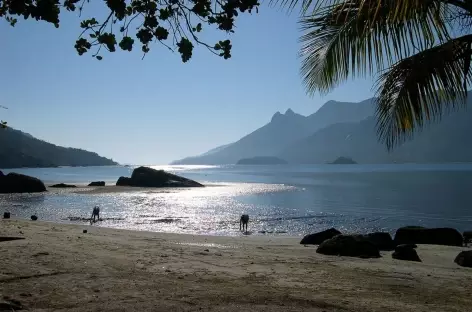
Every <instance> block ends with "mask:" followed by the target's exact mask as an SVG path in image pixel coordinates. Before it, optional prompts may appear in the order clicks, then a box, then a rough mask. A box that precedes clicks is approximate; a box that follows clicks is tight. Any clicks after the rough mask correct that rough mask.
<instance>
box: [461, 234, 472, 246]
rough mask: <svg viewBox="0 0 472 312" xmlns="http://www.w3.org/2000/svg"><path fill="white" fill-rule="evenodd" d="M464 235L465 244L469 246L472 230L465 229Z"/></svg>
mask: <svg viewBox="0 0 472 312" xmlns="http://www.w3.org/2000/svg"><path fill="white" fill-rule="evenodd" d="M462 236H463V237H464V245H466V246H467V244H468V243H469V242H471V241H472V231H465V232H464V233H463V234H462Z"/></svg>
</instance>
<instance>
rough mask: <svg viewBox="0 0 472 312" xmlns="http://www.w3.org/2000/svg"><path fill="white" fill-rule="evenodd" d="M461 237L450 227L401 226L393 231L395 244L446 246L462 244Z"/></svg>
mask: <svg viewBox="0 0 472 312" xmlns="http://www.w3.org/2000/svg"><path fill="white" fill-rule="evenodd" d="M463 240H464V239H463V237H462V235H461V233H459V232H458V231H457V230H456V229H452V228H424V227H421V226H407V227H402V228H399V229H398V230H397V232H396V233H395V238H394V242H395V245H401V244H430V245H446V246H462V244H463Z"/></svg>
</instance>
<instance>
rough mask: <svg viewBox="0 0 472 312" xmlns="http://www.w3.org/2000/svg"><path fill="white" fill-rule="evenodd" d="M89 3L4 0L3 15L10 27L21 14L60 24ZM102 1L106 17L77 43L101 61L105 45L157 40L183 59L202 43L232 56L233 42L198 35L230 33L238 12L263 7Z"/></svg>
mask: <svg viewBox="0 0 472 312" xmlns="http://www.w3.org/2000/svg"><path fill="white" fill-rule="evenodd" d="M89 2H90V0H63V2H62V3H61V2H60V1H59V0H34V1H33V0H17V1H16V0H15V1H14V0H0V18H4V19H5V20H6V21H7V22H8V23H9V24H10V25H11V26H15V24H16V23H17V22H18V18H22V19H28V18H33V19H36V20H37V21H44V22H47V23H51V24H52V25H54V26H55V27H56V28H58V27H59V25H60V20H59V16H60V15H61V14H63V13H64V11H71V12H78V14H79V16H81V15H82V12H83V11H85V10H86V9H87V4H88V3H89ZM103 4H104V5H106V6H107V7H108V15H107V17H106V18H105V19H103V20H99V19H96V18H95V17H92V18H88V19H83V20H82V21H81V23H80V28H81V29H82V31H81V33H80V35H79V38H78V39H77V41H76V43H75V49H76V50H77V53H78V54H79V55H82V54H84V53H86V52H88V51H89V50H93V52H92V56H93V57H95V58H96V59H97V60H102V59H103V55H102V54H100V53H101V51H102V49H104V50H106V51H108V52H115V51H116V50H117V49H118V48H120V49H121V50H123V51H132V50H133V48H134V47H135V46H136V44H139V45H140V50H141V51H142V52H143V53H144V54H146V53H148V52H149V51H150V49H151V43H152V42H159V43H160V44H161V45H162V46H164V47H165V48H167V49H169V50H171V51H177V52H178V53H179V54H180V55H181V58H182V61H183V62H187V61H188V60H189V59H190V58H191V57H192V51H193V48H194V44H198V45H203V46H204V47H206V48H207V49H208V50H209V51H211V52H212V53H214V54H216V55H218V56H221V57H223V58H225V59H228V58H230V57H231V42H230V40H219V41H218V42H216V43H214V44H208V43H206V42H203V41H201V40H200V39H199V36H200V33H201V32H202V31H203V30H204V29H206V28H214V29H217V30H220V31H223V32H226V33H232V32H234V28H235V25H234V23H235V20H236V17H238V15H239V13H245V12H249V13H251V12H252V11H253V10H255V11H256V12H257V10H258V6H259V2H258V0H236V1H234V0H216V1H211V0H132V1H126V0H106V1H104V2H103ZM61 11H62V12H61ZM137 41H138V42H139V43H137ZM143 57H144V56H143Z"/></svg>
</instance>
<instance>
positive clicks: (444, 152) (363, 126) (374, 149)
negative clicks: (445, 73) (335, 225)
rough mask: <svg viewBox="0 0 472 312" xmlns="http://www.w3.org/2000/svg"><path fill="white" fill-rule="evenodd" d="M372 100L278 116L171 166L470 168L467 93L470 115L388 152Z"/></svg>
mask: <svg viewBox="0 0 472 312" xmlns="http://www.w3.org/2000/svg"><path fill="white" fill-rule="evenodd" d="M373 100H374V99H368V100H365V101H362V102H359V103H349V102H336V101H329V102H327V103H326V104H324V105H323V106H322V107H321V108H320V109H319V110H318V111H317V112H315V113H314V114H312V115H310V116H306V117H305V116H302V115H299V114H296V113H294V112H293V111H292V110H291V109H289V110H287V112H285V114H281V113H279V112H277V113H276V114H275V115H274V116H273V117H272V120H271V121H270V122H269V123H268V124H266V125H264V126H263V127H261V128H259V129H257V130H256V131H254V132H252V133H250V134H248V135H246V136H245V137H243V138H242V139H240V140H239V141H237V142H234V143H232V144H229V145H226V146H220V147H219V148H217V149H214V150H212V151H209V153H206V154H202V155H199V156H194V157H190V158H185V159H182V160H179V161H176V162H174V163H176V164H234V163H235V162H237V161H238V160H239V159H242V158H251V157H255V156H258V155H265V156H275V157H279V158H282V159H284V160H286V161H288V162H289V163H291V164H297V163H298V164H325V163H328V162H332V161H333V159H337V158H339V157H349V158H352V159H355V160H356V162H358V163H361V164H362V163H364V164H366V163H395V162H398V163H405V162H414V163H448V162H472V145H471V144H469V142H470V138H469V135H470V133H472V112H471V109H472V93H471V92H469V96H468V103H467V107H468V108H469V109H460V110H457V111H453V112H451V113H450V114H446V115H445V116H443V118H442V120H441V121H440V122H438V123H433V124H429V125H427V126H425V127H424V129H423V131H421V132H418V133H416V134H415V136H414V138H413V140H411V141H407V142H405V143H403V144H402V145H401V146H397V147H396V148H395V149H393V151H391V152H388V151H387V149H386V147H385V145H384V144H382V143H379V141H378V137H377V134H376V133H377V132H376V119H375V117H373V116H374V113H375V109H374V105H373ZM210 152H211V153H210Z"/></svg>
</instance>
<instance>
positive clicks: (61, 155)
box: [0, 128, 117, 169]
mask: <svg viewBox="0 0 472 312" xmlns="http://www.w3.org/2000/svg"><path fill="white" fill-rule="evenodd" d="M116 164H117V163H116V162H114V161H113V160H111V159H107V158H105V157H101V156H99V155H98V154H96V153H92V152H88V151H85V150H81V149H76V148H66V147H61V146H56V145H54V144H51V143H47V142H45V141H42V140H39V139H36V138H34V137H33V136H32V135H30V134H28V133H24V132H22V131H19V130H15V129H12V128H6V129H0V168H4V169H6V168H20V167H56V166H109V165H116Z"/></svg>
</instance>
